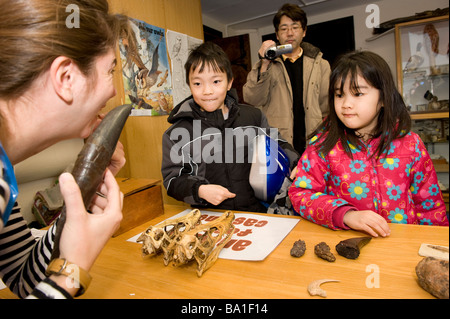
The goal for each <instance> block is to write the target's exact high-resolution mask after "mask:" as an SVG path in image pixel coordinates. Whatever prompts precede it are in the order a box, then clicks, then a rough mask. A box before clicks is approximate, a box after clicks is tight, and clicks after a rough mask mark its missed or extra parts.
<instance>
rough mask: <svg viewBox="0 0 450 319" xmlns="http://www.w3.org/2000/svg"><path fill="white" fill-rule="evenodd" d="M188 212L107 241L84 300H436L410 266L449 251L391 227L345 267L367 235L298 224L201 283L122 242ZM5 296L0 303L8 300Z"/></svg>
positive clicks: (192, 268)
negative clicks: (323, 246) (325, 250)
mask: <svg viewBox="0 0 450 319" xmlns="http://www.w3.org/2000/svg"><path fill="white" fill-rule="evenodd" d="M185 209H186V207H183V206H171V205H166V206H165V213H164V215H162V216H159V217H157V218H155V219H153V220H152V221H150V222H147V223H145V224H142V225H141V226H138V227H136V228H134V229H132V230H130V231H128V232H126V233H124V234H122V235H120V236H117V237H115V238H112V239H111V240H110V241H109V242H108V244H107V245H106V247H105V249H104V250H103V251H102V253H101V255H100V256H99V258H98V259H97V261H96V263H95V265H94V266H93V268H92V269H91V271H90V273H91V275H92V277H93V280H92V283H91V286H90V287H89V289H88V290H87V292H86V293H85V294H84V295H83V296H82V297H81V298H102V299H103V298H120V299H122V298H130V299H141V298H152V299H166V298H167V299H197V298H201V299H209V298H213V299H216V298H217V299H235V298H239V299H252V300H254V299H267V298H269V299H272V298H276V299H277V298H281V299H298V298H310V299H321V298H322V297H318V296H314V297H311V296H310V295H309V294H308V292H307V286H308V284H309V283H310V282H311V281H313V280H316V279H324V278H327V279H336V280H339V282H333V283H326V284H323V285H322V286H321V288H323V289H324V290H326V292H327V295H328V297H327V298H329V299H330V298H331V299H332V298H357V299H359V298H361V299H362V298H371V299H372V298H394V299H397V298H401V299H403V298H420V299H421V298H434V297H433V296H432V295H430V294H429V293H428V292H426V291H425V290H423V289H422V288H421V287H420V286H419V285H418V283H417V276H416V274H415V266H416V265H417V263H418V262H419V261H420V260H421V259H422V258H423V257H421V256H419V255H418V251H419V247H420V245H421V244H422V243H430V244H436V245H445V246H448V245H449V229H448V227H437V226H436V227H435V226H416V225H398V224H390V227H391V235H390V236H389V237H387V238H373V239H372V240H371V242H370V243H369V244H367V245H366V246H365V247H364V248H363V249H362V251H361V255H360V256H359V258H358V259H356V260H349V259H345V258H344V257H342V256H339V255H338V254H337V252H336V251H335V249H334V247H335V246H336V244H337V243H338V242H340V241H341V240H343V239H347V238H351V237H360V236H364V234H362V233H360V232H356V231H333V230H330V229H327V228H324V227H322V226H318V225H316V224H313V223H311V222H309V221H307V220H304V219H301V220H300V222H299V223H298V224H297V225H296V226H295V227H294V229H293V230H292V231H291V232H290V233H289V234H288V235H287V236H286V238H285V239H284V240H283V241H282V242H281V243H280V245H279V246H278V247H277V248H276V249H275V250H274V251H273V252H272V253H271V254H270V255H269V256H268V257H267V258H266V259H265V260H263V261H236V260H227V259H218V260H217V261H216V263H215V264H214V265H213V266H212V267H211V268H210V269H209V270H207V271H206V272H205V273H204V274H203V276H202V277H200V278H199V277H197V274H196V263H195V262H192V263H190V264H188V265H186V266H182V267H173V266H171V265H169V266H167V267H166V266H164V263H163V258H162V255H159V256H156V257H152V258H142V256H141V244H137V243H132V242H128V241H127V239H129V238H131V237H132V236H134V235H136V234H139V233H141V232H143V231H144V230H145V229H147V227H148V226H150V225H154V224H156V223H159V222H160V221H163V220H165V219H167V218H169V217H171V216H173V215H175V214H177V213H179V212H181V211H183V210H185ZM272 216H275V215H272ZM287 218H299V217H287ZM298 239H302V240H304V241H305V242H306V247H307V250H306V253H305V255H304V256H303V257H301V258H295V257H292V256H290V253H289V252H290V249H291V248H292V245H293V243H294V242H295V241H296V240H298ZM321 241H324V242H326V243H327V244H328V245H329V246H330V247H331V251H332V252H333V253H334V254H335V256H336V261H335V262H333V263H330V262H327V261H325V260H323V259H320V258H318V257H317V256H316V255H315V254H314V246H315V245H316V244H317V243H319V242H321ZM6 290H7V289H5V290H4V291H2V292H0V297H2V296H4V297H5V291H6Z"/></svg>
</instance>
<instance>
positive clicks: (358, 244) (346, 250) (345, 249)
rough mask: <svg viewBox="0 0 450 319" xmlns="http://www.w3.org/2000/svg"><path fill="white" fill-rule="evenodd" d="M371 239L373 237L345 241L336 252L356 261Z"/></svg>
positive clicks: (337, 246) (337, 247)
mask: <svg viewBox="0 0 450 319" xmlns="http://www.w3.org/2000/svg"><path fill="white" fill-rule="evenodd" d="M371 239H372V237H357V238H349V239H346V240H343V241H341V242H339V243H338V244H337V245H336V251H337V252H338V254H339V255H341V256H343V257H345V258H348V259H356V258H358V257H359V254H360V252H361V248H363V247H364V246H365V245H366V244H367V243H369V241H370V240H371Z"/></svg>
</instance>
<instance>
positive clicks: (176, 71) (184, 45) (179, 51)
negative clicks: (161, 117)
mask: <svg viewBox="0 0 450 319" xmlns="http://www.w3.org/2000/svg"><path fill="white" fill-rule="evenodd" d="M166 38H167V49H168V52H169V57H170V62H171V67H172V88H173V104H174V105H175V106H176V105H177V104H178V103H180V102H181V101H183V100H184V99H185V98H187V97H188V96H190V95H191V90H190V89H189V86H188V85H187V83H186V72H185V70H184V64H185V63H186V60H187V58H188V56H189V52H190V51H191V50H192V49H193V48H194V47H196V46H198V45H199V44H201V43H202V42H203V40H201V39H197V38H194V37H191V36H188V35H186V34H183V33H179V32H175V31H172V30H167V32H166Z"/></svg>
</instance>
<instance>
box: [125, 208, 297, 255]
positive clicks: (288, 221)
mask: <svg viewBox="0 0 450 319" xmlns="http://www.w3.org/2000/svg"><path fill="white" fill-rule="evenodd" d="M190 211H191V209H186V210H184V211H182V212H181V213H179V214H177V215H175V216H173V217H171V219H173V218H179V217H181V216H184V215H186V214H188V213H189V212H190ZM200 212H201V213H202V216H201V218H200V219H201V222H202V224H204V223H207V222H210V221H212V220H214V219H215V218H218V217H219V216H221V215H222V214H223V213H221V212H212V211H207V210H201V211H200ZM234 216H235V219H234V221H233V224H234V227H235V230H234V234H233V236H232V237H231V239H230V241H229V242H228V243H227V244H226V245H225V246H224V248H222V250H221V251H220V253H219V258H223V259H234V260H250V261H258V260H264V259H265V258H266V257H267V256H268V255H269V254H270V253H271V252H272V251H273V250H274V249H275V248H276V247H277V246H278V245H279V244H280V243H281V241H282V240H283V239H284V238H285V237H286V236H287V235H288V234H289V233H290V232H291V230H292V229H293V228H294V227H295V225H297V223H298V222H299V221H300V219H296V218H286V217H272V216H265V215H256V214H248V213H234ZM140 235H141V234H138V235H136V236H133V237H132V238H130V239H128V241H131V242H136V240H137V238H138V237H139V236H140Z"/></svg>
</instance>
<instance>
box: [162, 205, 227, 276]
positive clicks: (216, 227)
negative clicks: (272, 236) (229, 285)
mask: <svg viewBox="0 0 450 319" xmlns="http://www.w3.org/2000/svg"><path fill="white" fill-rule="evenodd" d="M233 221H234V214H233V212H231V211H227V212H225V213H223V214H222V215H221V216H220V217H219V218H217V219H215V220H214V221H211V222H209V223H206V224H203V225H198V226H196V227H195V228H193V229H191V230H190V231H187V232H184V233H182V234H181V235H180V236H179V237H178V238H176V239H175V241H174V242H172V244H171V246H170V247H169V249H173V250H174V254H173V259H172V260H173V265H174V266H179V265H182V264H186V263H188V262H189V261H191V260H195V261H196V262H197V275H198V276H199V277H201V276H202V274H203V273H204V272H205V271H206V270H207V269H209V268H210V267H211V266H212V265H213V264H214V262H215V261H216V259H217V257H218V255H219V252H220V251H221V250H222V248H223V247H224V246H225V245H226V244H227V243H228V241H229V240H230V239H231V236H232V235H233V233H234V228H235V227H234V225H233ZM172 247H173V248H172Z"/></svg>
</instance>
